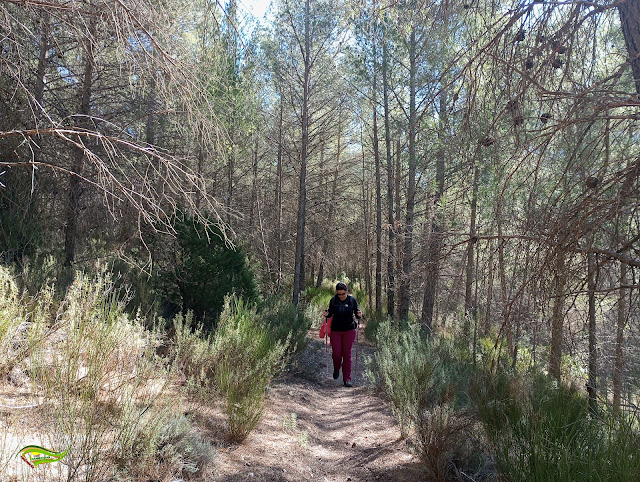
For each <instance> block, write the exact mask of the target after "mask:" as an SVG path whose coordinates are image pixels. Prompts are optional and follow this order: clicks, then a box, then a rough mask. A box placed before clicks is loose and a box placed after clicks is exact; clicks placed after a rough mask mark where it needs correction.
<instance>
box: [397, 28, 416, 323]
mask: <svg viewBox="0 0 640 482" xmlns="http://www.w3.org/2000/svg"><path fill="white" fill-rule="evenodd" d="M416 76H417V58H416V29H415V27H412V28H411V37H410V40H409V179H408V188H407V212H406V225H405V229H404V232H405V238H404V256H403V259H402V280H401V283H400V310H399V311H400V313H399V315H400V318H401V319H403V320H406V319H408V318H409V306H410V304H411V270H412V261H413V260H412V257H413V222H414V209H415V193H416V163H417V159H416V127H417V115H416Z"/></svg>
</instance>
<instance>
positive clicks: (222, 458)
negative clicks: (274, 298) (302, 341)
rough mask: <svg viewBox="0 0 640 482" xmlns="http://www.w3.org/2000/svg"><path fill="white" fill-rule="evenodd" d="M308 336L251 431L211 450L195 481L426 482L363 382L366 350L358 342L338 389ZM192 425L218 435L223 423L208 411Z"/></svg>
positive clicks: (318, 345) (320, 347) (317, 343)
mask: <svg viewBox="0 0 640 482" xmlns="http://www.w3.org/2000/svg"><path fill="white" fill-rule="evenodd" d="M309 337H310V343H309V345H308V346H307V348H306V349H305V351H304V352H303V353H302V355H301V357H300V358H299V360H298V362H297V363H296V365H295V366H292V367H290V368H289V370H288V372H287V373H285V374H284V375H283V376H282V377H280V379H278V380H276V381H275V382H274V385H273V386H272V388H271V390H270V392H269V395H268V400H267V406H266V409H265V413H264V416H263V418H262V421H261V422H260V424H259V425H258V427H256V429H255V430H254V431H253V432H252V433H251V434H250V435H249V437H248V438H247V439H246V440H245V441H244V443H242V444H240V445H231V444H228V445H221V446H219V447H218V454H217V457H216V459H215V461H214V462H213V463H212V464H211V465H210V466H209V467H208V468H207V469H206V471H205V473H203V474H202V476H201V477H202V480H208V481H225V482H227V481H228V482H240V481H301V480H302V481H306V480H309V481H311V480H313V481H353V482H364V481H375V480H381V481H391V482H394V481H397V482H400V481H402V482H409V481H417V480H426V478H425V475H424V473H423V472H422V471H421V470H420V466H419V464H418V463H417V461H416V459H415V458H414V457H413V456H412V455H411V454H410V453H409V451H408V449H407V445H406V443H405V441H404V440H402V439H401V437H400V431H399V429H398V427H397V424H396V422H395V419H394V417H393V415H392V413H391V411H390V409H389V406H388V404H387V403H385V402H384V401H383V400H382V399H381V398H380V397H378V396H376V395H375V394H374V393H373V390H372V388H371V387H370V386H369V383H368V382H367V380H366V379H365V376H364V365H365V364H364V358H365V357H367V356H371V354H372V353H373V348H372V347H370V346H365V345H364V344H363V343H362V341H361V343H360V345H359V352H358V362H357V369H356V371H355V372H354V374H353V383H354V387H353V388H345V387H343V385H342V379H341V377H340V378H339V379H338V380H333V378H332V377H331V374H330V373H327V367H326V364H325V348H324V344H323V341H322V340H320V339H318V338H317V331H315V330H314V331H313V332H310V333H309ZM354 356H355V347H354ZM329 364H331V360H330V353H329ZM199 418H200V417H199ZM199 422H200V425H201V427H202V428H203V431H204V432H205V434H206V433H207V432H209V435H210V436H211V438H212V439H213V440H216V439H219V438H220V436H221V434H220V430H221V429H220V428H221V427H223V426H224V421H223V418H222V416H221V415H219V413H218V412H217V411H216V410H215V409H213V410H211V411H210V412H209V413H205V414H203V415H202V416H201V418H200V420H199Z"/></svg>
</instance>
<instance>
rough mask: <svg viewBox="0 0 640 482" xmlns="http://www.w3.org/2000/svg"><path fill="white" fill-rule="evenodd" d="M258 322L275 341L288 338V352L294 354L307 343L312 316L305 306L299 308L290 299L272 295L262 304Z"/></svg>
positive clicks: (283, 340) (283, 341) (284, 340)
mask: <svg viewBox="0 0 640 482" xmlns="http://www.w3.org/2000/svg"><path fill="white" fill-rule="evenodd" d="M258 323H259V324H261V325H262V326H263V327H264V329H265V330H266V331H267V333H268V334H270V336H271V337H272V338H273V340H274V341H279V342H280V343H285V342H286V341H287V339H288V340H289V344H288V348H287V354H288V355H293V354H296V353H298V352H300V350H302V349H303V348H304V347H305V345H306V343H307V333H308V331H309V328H311V317H310V316H309V315H308V314H307V311H306V310H305V309H304V308H303V309H300V308H297V307H296V306H294V305H293V303H291V302H290V301H289V300H288V299H283V298H282V297H276V296H272V297H269V298H267V299H265V300H264V301H263V302H262V303H261V304H260V308H259V310H258Z"/></svg>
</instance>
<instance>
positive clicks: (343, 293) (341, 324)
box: [324, 283, 362, 387]
mask: <svg viewBox="0 0 640 482" xmlns="http://www.w3.org/2000/svg"><path fill="white" fill-rule="evenodd" d="M324 316H325V318H327V317H330V316H333V321H332V322H331V335H330V336H331V348H332V356H333V379H334V380H337V379H338V376H339V375H340V368H342V381H343V383H344V386H345V387H352V386H353V385H352V384H351V347H352V346H353V342H354V341H355V339H356V328H357V327H358V325H357V321H356V320H354V319H353V317H354V316H355V317H356V318H357V319H358V320H359V319H360V318H362V311H360V309H359V308H358V302H357V301H356V299H355V298H354V297H353V296H351V295H349V294H347V285H346V284H344V283H338V284H337V285H336V295H335V296H334V297H333V298H331V300H330V301H329V309H328V310H325V312H324Z"/></svg>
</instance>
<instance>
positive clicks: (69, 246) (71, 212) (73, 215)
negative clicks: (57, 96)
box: [64, 16, 97, 266]
mask: <svg viewBox="0 0 640 482" xmlns="http://www.w3.org/2000/svg"><path fill="white" fill-rule="evenodd" d="M96 23H97V20H96V17H93V16H92V17H91V20H90V24H89V31H88V32H87V36H86V38H85V39H84V45H83V47H82V49H83V73H82V84H81V86H80V105H79V106H78V111H77V114H78V117H77V119H78V120H77V122H76V125H77V127H78V128H80V129H83V130H88V129H89V114H90V113H91V94H92V88H93V84H92V80H93V79H92V76H93V67H94V52H93V42H94V40H95V33H96ZM85 142H89V141H88V140H87V138H83V137H80V136H79V137H78V143H79V144H80V145H82V144H84V143H85ZM84 155H85V151H84V149H83V148H82V147H74V149H73V166H72V168H71V172H72V174H71V176H70V178H69V191H68V192H69V198H68V204H67V216H66V217H67V219H66V221H67V223H66V224H67V225H66V229H65V238H64V252H65V261H64V264H65V266H71V265H72V264H73V262H74V261H75V257H76V236H77V234H76V233H77V229H78V217H79V215H80V214H79V204H80V196H81V186H80V178H81V177H82V174H83V169H84Z"/></svg>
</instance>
